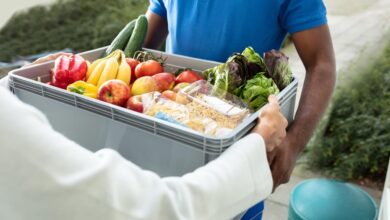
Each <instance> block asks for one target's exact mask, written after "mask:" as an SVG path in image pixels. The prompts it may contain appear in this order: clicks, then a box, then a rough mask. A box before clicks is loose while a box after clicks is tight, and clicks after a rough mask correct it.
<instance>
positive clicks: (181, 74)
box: [176, 69, 203, 84]
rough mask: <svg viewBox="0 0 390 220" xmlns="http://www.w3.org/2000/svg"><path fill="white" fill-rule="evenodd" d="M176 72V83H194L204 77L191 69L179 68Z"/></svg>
mask: <svg viewBox="0 0 390 220" xmlns="http://www.w3.org/2000/svg"><path fill="white" fill-rule="evenodd" d="M176 74H177V75H178V76H177V77H176V84H180V83H193V82H196V81H198V80H202V79H203V77H201V76H200V75H199V74H197V73H196V72H195V71H192V70H191V69H184V70H179V71H178V72H177V73H176Z"/></svg>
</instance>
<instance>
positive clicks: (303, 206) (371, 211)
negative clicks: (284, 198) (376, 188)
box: [288, 179, 378, 220]
mask: <svg viewBox="0 0 390 220" xmlns="http://www.w3.org/2000/svg"><path fill="white" fill-rule="evenodd" d="M377 215H378V209H377V206H376V203H375V201H374V200H373V199H372V198H371V196H370V195H368V194H367V193H366V192H365V191H363V190H361V189H360V188H358V187H356V186H353V185H352V184H349V183H344V182H340V181H336V180H327V179H312V180H306V181H304V182H302V183H300V184H299V185H297V186H296V187H295V188H294V190H293V191H292V193H291V196H290V205H289V213H288V219H289V220H375V219H377Z"/></svg>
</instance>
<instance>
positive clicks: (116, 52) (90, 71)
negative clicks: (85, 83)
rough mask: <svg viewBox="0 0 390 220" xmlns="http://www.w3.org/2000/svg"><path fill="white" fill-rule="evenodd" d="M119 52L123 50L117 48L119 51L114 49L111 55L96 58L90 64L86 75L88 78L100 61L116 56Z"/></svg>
mask: <svg viewBox="0 0 390 220" xmlns="http://www.w3.org/2000/svg"><path fill="white" fill-rule="evenodd" d="M119 52H121V51H120V50H117V51H114V52H112V53H111V54H110V55H108V56H106V57H103V58H100V59H97V60H95V61H94V62H93V63H92V64H90V65H88V72H87V76H86V79H87V80H88V79H89V77H90V76H91V74H92V73H93V71H94V70H95V68H96V67H97V66H98V65H99V63H100V62H101V61H103V60H107V59H109V58H110V57H112V56H116V55H117V54H118V53H119Z"/></svg>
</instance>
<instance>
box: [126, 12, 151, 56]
mask: <svg viewBox="0 0 390 220" xmlns="http://www.w3.org/2000/svg"><path fill="white" fill-rule="evenodd" d="M147 32H148V20H147V19H146V16H145V15H140V16H139V17H138V19H137V22H136V23H135V27H134V31H133V34H132V35H131V37H130V39H129V42H128V43H127V46H126V48H125V55H126V57H133V56H134V53H135V52H137V51H139V50H141V49H142V46H143V45H144V41H145V37H146V34H147Z"/></svg>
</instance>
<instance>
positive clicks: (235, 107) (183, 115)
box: [144, 81, 251, 137]
mask: <svg viewBox="0 0 390 220" xmlns="http://www.w3.org/2000/svg"><path fill="white" fill-rule="evenodd" d="M144 113H145V114H147V115H150V116H153V117H156V118H159V119H162V120H165V121H168V122H171V123H175V124H178V125H181V126H184V127H188V128H191V129H193V130H195V131H198V132H200V133H203V134H207V135H210V136H216V137H219V136H223V135H226V134H228V133H229V132H231V131H232V130H233V129H234V128H236V127H237V126H238V125H239V124H240V123H241V122H242V121H243V119H245V118H246V117H248V116H249V115H250V113H251V111H250V110H249V109H248V108H247V107H246V105H245V104H244V103H243V102H242V101H241V100H239V99H238V98H237V97H235V96H233V95H231V94H229V93H226V92H222V91H221V90H215V89H214V88H213V86H212V85H211V84H209V83H207V82H206V81H198V82H195V83H193V84H191V85H190V86H187V87H185V88H184V89H182V90H181V91H180V92H179V93H178V94H177V96H176V102H175V101H171V100H168V99H165V98H160V99H159V100H158V101H157V102H156V103H155V104H153V105H149V107H148V108H145V112H144Z"/></svg>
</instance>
